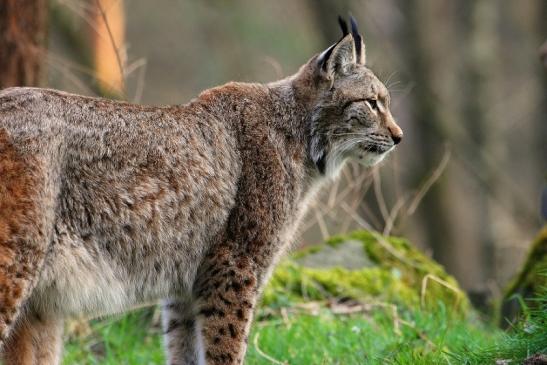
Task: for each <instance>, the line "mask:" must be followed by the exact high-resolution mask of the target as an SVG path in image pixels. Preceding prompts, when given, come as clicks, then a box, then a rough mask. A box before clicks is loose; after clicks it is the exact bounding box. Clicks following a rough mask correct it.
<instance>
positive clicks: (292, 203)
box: [0, 19, 402, 365]
mask: <svg viewBox="0 0 547 365" xmlns="http://www.w3.org/2000/svg"><path fill="white" fill-rule="evenodd" d="M351 23H352V24H351V32H349V31H348V28H347V26H346V24H345V22H344V21H342V20H341V21H340V25H341V27H342V31H343V36H342V38H341V39H340V40H339V41H338V42H337V43H335V44H333V45H332V46H331V47H329V48H328V49H327V50H326V51H324V52H322V53H320V54H318V55H316V56H314V57H312V58H311V60H309V61H308V62H307V63H306V64H305V65H304V66H302V68H301V69H300V70H299V71H298V72H297V73H296V74H295V75H293V76H291V77H288V78H286V79H284V80H281V81H277V82H274V83H271V84H266V85H262V84H244V83H229V84H226V85H224V86H220V87H216V88H213V89H210V90H206V91H204V92H203V93H202V94H201V95H200V96H199V97H198V98H196V99H194V100H192V101H191V102H190V103H189V104H187V105H183V106H167V107H152V106H142V105H134V104H128V103H123V102H116V101H110V100H104V99H98V98H91V97H84V96H78V95H72V94H67V93H64V92H60V91H54V90H47V89H33V88H12V89H6V90H3V91H0V342H1V343H2V348H3V355H2V357H3V359H4V363H5V364H9V365H10V364H41V365H47V364H58V363H59V362H60V358H61V352H62V328H63V321H64V320H65V319H66V318H70V317H73V316H81V315H85V316H97V315H105V314H109V313H116V312H121V311H125V310H128V309H130V308H132V307H134V306H137V305H142V304H146V303H154V302H156V301H158V300H162V305H163V326H164V332H165V347H166V351H167V362H168V363H169V364H205V363H207V364H241V363H242V362H243V358H244V356H245V350H246V346H247V345H246V344H247V335H248V332H249V327H250V325H251V321H252V317H253V310H254V308H255V306H256V303H257V297H258V296H259V294H260V290H261V287H262V286H263V285H264V283H265V281H266V280H267V278H268V275H269V273H270V272H271V270H272V268H273V266H274V265H275V263H276V261H277V260H278V258H279V256H280V255H281V254H282V253H283V252H284V251H285V249H286V248H287V246H289V245H290V243H291V239H292V237H293V233H294V231H295V229H296V227H297V223H298V221H299V218H300V217H301V216H302V215H303V213H304V211H305V208H306V202H307V201H308V200H309V199H310V197H312V196H313V193H314V192H315V191H317V189H318V188H319V187H320V186H321V185H322V184H323V183H324V182H325V181H328V180H330V179H331V178H333V177H335V176H336V175H337V173H338V171H339V170H340V169H341V168H342V166H343V165H344V163H345V161H346V160H347V159H350V158H351V159H355V160H358V161H360V162H362V163H363V164H364V165H365V166H372V165H374V164H375V163H377V162H379V161H380V160H382V159H383V158H384V156H386V154H387V153H389V152H390V151H391V150H393V149H394V147H395V145H396V144H397V143H398V142H399V141H400V140H401V138H402V131H401V129H400V128H399V127H398V126H397V124H396V123H395V121H394V120H393V118H392V116H391V113H390V111H389V103H390V98H389V94H388V91H387V90H386V87H385V86H384V85H383V84H382V83H381V82H380V81H379V80H378V79H377V78H376V76H375V75H374V74H373V73H372V71H371V70H370V69H368V68H367V67H366V66H365V45H364V44H363V42H362V37H361V35H359V33H358V31H357V27H356V24H355V21H354V19H351Z"/></svg>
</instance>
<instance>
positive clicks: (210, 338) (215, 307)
mask: <svg viewBox="0 0 547 365" xmlns="http://www.w3.org/2000/svg"><path fill="white" fill-rule="evenodd" d="M222 256H224V255H221V256H220V257H217V259H216V260H214V262H211V263H210V264H209V265H207V272H206V276H205V277H204V278H202V280H201V281H200V285H199V291H198V296H199V297H198V300H199V305H200V307H199V308H200V310H199V315H200V320H201V324H202V326H201V327H202V335H203V344H204V350H205V359H206V361H207V364H218V365H220V364H223V365H224V364H242V363H243V359H244V357H245V351H246V349H247V336H248V333H249V328H250V325H251V320H252V317H253V307H254V306H255V303H256V297H257V276H256V270H254V269H253V267H252V265H251V263H250V262H249V261H248V260H246V259H245V258H243V257H241V256H240V257H234V256H224V257H222Z"/></svg>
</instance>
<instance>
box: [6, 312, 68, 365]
mask: <svg viewBox="0 0 547 365" xmlns="http://www.w3.org/2000/svg"><path fill="white" fill-rule="evenodd" d="M21 317H23V318H21ZM62 334H63V321H62V320H57V319H43V318H39V317H38V316H31V315H21V316H20V318H19V319H18V321H17V324H16V325H15V326H14V328H13V331H12V333H11V335H10V337H9V338H8V340H7V341H6V343H5V348H4V354H3V356H2V357H3V360H4V364H5V365H57V364H59V363H60V361H61V353H62Z"/></svg>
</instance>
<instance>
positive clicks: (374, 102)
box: [367, 99, 378, 110]
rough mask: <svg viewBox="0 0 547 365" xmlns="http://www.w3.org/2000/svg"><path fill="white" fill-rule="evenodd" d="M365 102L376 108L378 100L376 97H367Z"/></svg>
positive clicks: (373, 108)
mask: <svg viewBox="0 0 547 365" xmlns="http://www.w3.org/2000/svg"><path fill="white" fill-rule="evenodd" d="M367 103H368V105H370V108H371V109H372V110H378V101H377V100H376V99H367Z"/></svg>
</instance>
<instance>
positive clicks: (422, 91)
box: [400, 0, 456, 269]
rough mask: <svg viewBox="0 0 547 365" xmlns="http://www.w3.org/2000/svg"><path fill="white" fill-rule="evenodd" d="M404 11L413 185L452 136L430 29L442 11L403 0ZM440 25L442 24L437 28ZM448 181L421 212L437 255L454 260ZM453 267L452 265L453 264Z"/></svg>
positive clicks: (439, 185)
mask: <svg viewBox="0 0 547 365" xmlns="http://www.w3.org/2000/svg"><path fill="white" fill-rule="evenodd" d="M400 7H401V10H402V13H403V14H405V15H406V26H405V27H404V29H403V34H402V39H401V43H402V45H403V54H404V56H403V57H405V58H406V59H407V60H408V72H409V77H410V79H411V80H410V81H411V82H412V83H413V84H415V85H416V87H415V89H414V90H413V91H412V93H411V98H412V107H411V113H412V120H413V123H414V124H415V125H414V128H413V130H412V133H413V134H414V135H415V136H414V138H415V139H416V141H417V143H416V145H415V146H414V147H415V148H416V156H419V157H418V158H416V159H414V161H413V162H412V164H413V166H412V175H413V176H411V177H410V179H411V180H412V182H411V183H410V185H411V186H418V185H419V184H420V182H421V181H423V180H424V179H425V178H427V177H428V176H429V175H430V174H431V170H432V168H434V167H435V166H437V165H438V163H439V161H440V160H441V156H442V155H443V148H442V143H440V142H442V141H444V140H446V139H448V136H447V135H446V131H445V128H444V125H443V120H444V118H443V115H442V113H443V112H442V111H441V110H440V109H439V108H438V106H439V103H438V101H437V99H438V96H437V95H436V93H435V77H433V74H434V69H435V59H436V58H438V57H439V56H440V54H435V52H437V53H440V52H441V51H440V50H439V51H435V50H434V49H433V47H429V46H430V45H431V39H430V37H431V36H432V34H431V33H430V32H429V30H430V29H433V28H437V27H434V24H432V22H441V21H442V19H438V18H439V14H437V13H436V12H435V11H432V10H433V8H434V7H435V4H434V3H431V1H418V2H410V1H406V0H401V2H400ZM437 29H439V28H437ZM445 195H446V181H445V179H443V178H441V179H440V180H439V181H437V182H436V183H435V184H434V185H433V187H432V188H431V190H430V191H429V192H428V193H427V194H426V196H425V197H424V199H423V201H422V203H421V206H420V209H419V212H420V213H419V214H420V216H421V218H422V221H423V222H424V224H425V225H426V229H425V237H426V240H427V243H428V245H429V247H430V248H431V249H432V250H433V257H434V258H435V259H436V260H437V261H439V262H441V263H443V264H447V263H448V264H450V262H451V261H452V260H454V257H453V255H452V254H451V250H450V246H452V245H454V244H455V243H456V242H455V241H456V238H455V237H453V236H452V234H451V232H452V230H451V226H452V225H453V222H451V219H450V214H449V207H447V206H446V203H447V199H444V196H445ZM449 269H450V267H449Z"/></svg>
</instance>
